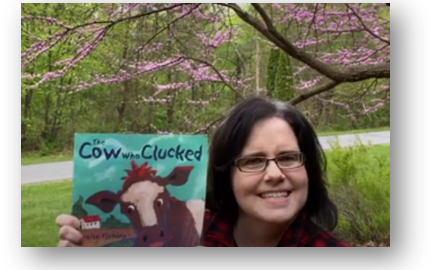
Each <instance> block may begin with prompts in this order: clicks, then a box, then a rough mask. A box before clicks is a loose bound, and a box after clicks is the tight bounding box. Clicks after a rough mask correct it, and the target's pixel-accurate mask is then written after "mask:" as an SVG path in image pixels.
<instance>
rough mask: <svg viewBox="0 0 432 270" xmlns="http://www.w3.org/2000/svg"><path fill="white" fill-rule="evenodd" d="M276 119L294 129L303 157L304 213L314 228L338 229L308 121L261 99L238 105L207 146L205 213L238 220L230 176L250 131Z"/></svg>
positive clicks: (282, 105) (323, 166)
mask: <svg viewBox="0 0 432 270" xmlns="http://www.w3.org/2000/svg"><path fill="white" fill-rule="evenodd" d="M272 117H279V118H281V119H283V120H285V121H286V122H287V123H288V124H289V125H290V127H291V128H292V129H293V131H294V134H295V136H296V137H297V140H298V145H299V148H300V151H301V152H302V153H303V154H304V155H305V158H306V159H305V160H306V161H305V168H306V171H307V175H308V179H309V190H308V198H307V201H306V204H305V207H304V209H303V210H304V211H305V212H306V213H307V214H308V215H309V217H310V218H311V219H313V220H314V221H315V222H316V223H317V225H319V226H321V227H322V228H324V229H327V230H330V231H332V230H333V229H334V228H335V227H336V225H337V221H338V220H337V208H336V206H335V205H334V204H333V203H332V202H331V200H330V199H329V197H328V192H327V187H326V173H325V172H326V159H325V156H324V153H323V150H322V148H321V145H320V143H319V141H318V138H317V136H316V134H315V131H314V130H313V128H312V126H311V124H310V123H309V121H308V120H307V119H306V118H305V117H304V116H303V114H302V113H300V112H299V111H298V110H297V109H296V108H295V107H293V106H291V105H289V104H288V103H283V102H281V101H277V100H271V99H266V98H262V97H249V98H246V99H244V100H242V101H240V102H239V103H238V104H237V105H236V106H235V107H234V108H233V109H232V110H231V111H230V112H229V113H228V115H227V116H226V117H225V119H224V120H223V121H222V123H221V124H220V126H219V127H218V128H217V130H216V132H215V134H214V135H213V137H212V139H211V142H210V149H209V168H208V194H207V202H206V207H207V209H209V210H211V211H214V212H217V211H220V212H221V213H225V214H229V215H235V216H237V211H238V204H237V201H236V200H235V197H234V193H233V189H232V183H231V172H232V164H233V162H234V160H235V159H236V158H238V156H239V155H240V154H241V152H242V151H243V148H244V146H245V144H246V143H247V140H248V138H249V135H250V134H251V131H252V128H253V127H254V126H255V124H256V123H257V122H258V121H261V120H264V119H269V118H272Z"/></svg>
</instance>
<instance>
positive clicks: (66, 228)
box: [56, 214, 83, 247]
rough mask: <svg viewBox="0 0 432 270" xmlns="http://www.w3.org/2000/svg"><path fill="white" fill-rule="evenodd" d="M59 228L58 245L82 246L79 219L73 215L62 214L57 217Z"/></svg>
mask: <svg viewBox="0 0 432 270" xmlns="http://www.w3.org/2000/svg"><path fill="white" fill-rule="evenodd" d="M56 224H57V225H58V226H59V227H60V229H59V237H60V240H59V243H58V247H80V246H82V238H83V236H82V234H81V232H80V231H79V220H78V218H76V217H74V216H72V215H66V214H63V215H60V216H58V217H57V219H56Z"/></svg>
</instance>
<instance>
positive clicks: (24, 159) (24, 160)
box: [21, 127, 390, 165]
mask: <svg viewBox="0 0 432 270" xmlns="http://www.w3.org/2000/svg"><path fill="white" fill-rule="evenodd" d="M386 130H390V127H381V128H370V129H357V130H346V131H319V132H318V136H331V135H343V134H358V133H365V132H377V131H386ZM72 159H73V153H72V152H63V153H59V154H55V155H46V156H41V155H40V154H39V153H37V152H31V153H21V165H31V164H39V163H49V162H60V161H70V160H72Z"/></svg>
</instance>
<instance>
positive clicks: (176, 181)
mask: <svg viewBox="0 0 432 270" xmlns="http://www.w3.org/2000/svg"><path fill="white" fill-rule="evenodd" d="M192 169H193V166H183V167H175V168H174V169H173V170H172V172H171V173H170V174H169V175H168V176H167V177H165V178H164V179H163V180H162V182H163V183H164V184H165V185H173V186H181V185H184V184H185V183H186V182H187V180H188V178H189V174H190V172H191V171H192Z"/></svg>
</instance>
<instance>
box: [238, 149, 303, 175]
mask: <svg viewBox="0 0 432 270" xmlns="http://www.w3.org/2000/svg"><path fill="white" fill-rule="evenodd" d="M271 160H273V161H274V162H275V163H276V165H277V166H278V167H279V169H281V170H291V169H296V168H299V167H301V166H303V164H304V162H305V157H304V155H303V153H300V152H288V153H284V154H282V155H279V156H277V157H275V158H266V157H244V158H239V159H236V160H235V161H234V166H236V167H237V168H239V170H240V171H242V172H261V171H264V170H265V169H266V168H267V166H268V163H269V161H271Z"/></svg>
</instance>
